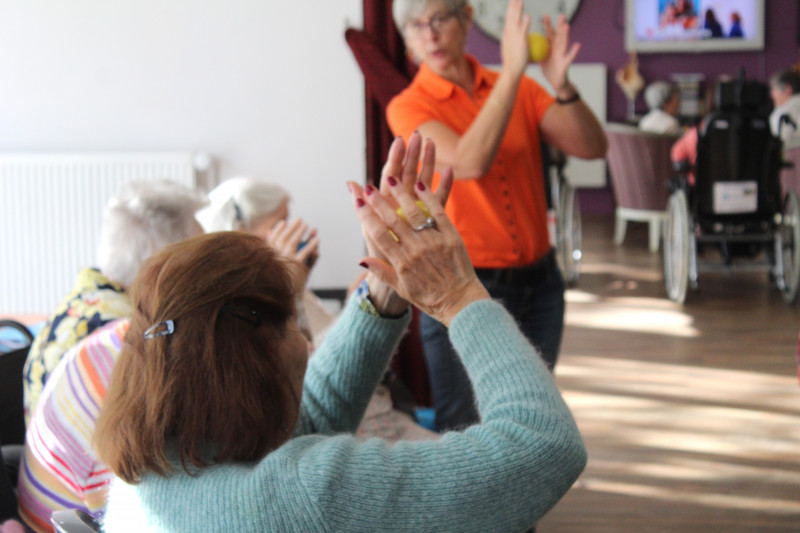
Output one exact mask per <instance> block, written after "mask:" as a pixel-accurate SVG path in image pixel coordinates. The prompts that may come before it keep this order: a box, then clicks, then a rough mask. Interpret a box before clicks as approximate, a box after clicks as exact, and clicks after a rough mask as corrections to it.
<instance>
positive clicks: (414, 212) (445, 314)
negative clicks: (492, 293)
mask: <svg viewBox="0 0 800 533" xmlns="http://www.w3.org/2000/svg"><path fill="white" fill-rule="evenodd" d="M451 184H452V173H447V174H446V175H443V176H442V184H441V186H442V187H446V188H447V190H448V191H449V187H450V185H451ZM387 189H388V194H382V193H380V192H379V191H377V190H376V189H374V188H372V189H365V190H363V191H362V189H361V188H360V187H359V186H358V185H357V184H355V183H350V190H351V192H352V194H353V199H354V202H355V205H356V212H357V214H358V217H359V220H360V221H361V227H362V230H363V232H364V236H365V238H366V239H367V241H368V242H371V243H372V247H373V248H374V249H375V250H377V252H378V254H376V255H372V254H370V256H368V257H365V258H364V259H363V260H362V265H364V266H366V268H367V269H368V271H369V274H368V276H367V280H368V283H370V291H372V289H373V285H372V283H375V282H381V283H383V284H385V285H386V286H388V287H391V289H393V290H394V291H395V292H396V294H397V295H398V296H400V297H401V298H402V299H403V300H405V301H408V302H411V303H413V304H414V305H416V306H417V307H419V308H420V309H421V310H422V311H424V312H425V313H427V314H429V315H431V316H432V317H434V318H436V319H437V320H439V321H441V322H442V323H444V324H448V325H449V324H450V321H451V320H452V319H453V317H455V315H456V314H458V312H459V311H461V309H463V308H464V307H465V306H466V305H468V304H469V303H471V302H473V301H475V300H479V299H485V298H488V297H489V295H488V293H487V292H486V289H485V288H484V287H483V285H481V283H480V281H479V280H478V278H477V276H476V275H475V270H474V269H473V268H472V264H471V262H470V259H469V255H468V254H467V250H466V248H465V246H464V243H463V241H462V240H461V237H460V235H459V234H458V231H457V230H456V229H455V227H454V226H453V225H452V223H451V222H450V219H449V218H448V217H447V215H446V214H445V212H444V207H443V205H442V202H441V201H440V200H439V198H440V196H442V194H443V193H442V191H437V192H436V193H434V192H433V191H431V189H430V187H428V186H426V185H425V184H424V183H423V182H422V181H421V180H420V181H417V182H416V183H415V184H414V187H413V193H412V192H410V191H408V190H407V189H406V188H405V187H404V186H402V184H401V183H400V181H399V180H397V179H390V180H387ZM445 196H446V194H445ZM390 198H391V199H393V201H390ZM416 200H421V201H422V202H423V204H424V205H425V206H426V208H427V210H428V211H429V212H430V217H428V216H426V215H425V213H424V212H423V211H422V209H421V208H420V207H419V206H418V205H417V204H416V203H415V202H416ZM395 205H399V206H400V207H402V208H403V211H404V212H405V218H403V217H400V216H399V215H398V214H397V211H396V208H395ZM376 307H377V303H376Z"/></svg>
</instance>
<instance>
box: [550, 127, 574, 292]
mask: <svg viewBox="0 0 800 533" xmlns="http://www.w3.org/2000/svg"><path fill="white" fill-rule="evenodd" d="M541 153H542V165H543V168H544V183H545V189H546V193H547V217H548V226H551V225H552V226H553V227H552V228H551V232H552V233H551V235H550V240H551V243H552V244H553V247H554V248H555V250H556V259H557V261H558V266H559V268H560V269H561V274H562V275H563V276H564V281H565V282H566V283H567V285H574V284H575V283H576V282H577V281H578V278H579V277H580V275H581V258H582V255H583V253H582V251H581V247H582V244H583V243H582V238H583V234H582V233H581V205H580V199H579V197H578V195H577V194H575V192H576V191H575V188H574V187H573V186H572V185H570V183H569V180H568V179H567V177H566V176H565V175H564V166H565V165H566V163H567V158H566V155H565V154H563V153H562V152H560V151H558V150H556V149H555V148H553V147H551V146H550V145H548V144H545V143H542V145H541ZM551 218H554V219H555V220H553V221H551Z"/></svg>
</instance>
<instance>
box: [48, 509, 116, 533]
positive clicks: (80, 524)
mask: <svg viewBox="0 0 800 533" xmlns="http://www.w3.org/2000/svg"><path fill="white" fill-rule="evenodd" d="M50 523H51V524H53V526H54V527H55V531H56V533H102V531H103V530H102V528H101V526H100V524H99V523H98V522H97V521H96V520H95V519H94V518H93V517H92V515H90V514H88V513H86V512H85V511H81V510H80V509H65V510H63V511H53V514H51V515H50Z"/></svg>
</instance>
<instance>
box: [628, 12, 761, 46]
mask: <svg viewBox="0 0 800 533" xmlns="http://www.w3.org/2000/svg"><path fill="white" fill-rule="evenodd" d="M626 10H627V12H626V32H625V37H626V39H625V44H626V48H627V49H628V50H629V51H632V50H636V51H639V52H712V51H734V50H762V49H763V48H764V0H627V3H626Z"/></svg>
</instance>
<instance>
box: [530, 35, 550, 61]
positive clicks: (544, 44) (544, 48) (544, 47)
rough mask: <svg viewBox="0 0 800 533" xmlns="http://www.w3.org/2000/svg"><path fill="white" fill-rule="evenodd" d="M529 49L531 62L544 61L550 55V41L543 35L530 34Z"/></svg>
mask: <svg viewBox="0 0 800 533" xmlns="http://www.w3.org/2000/svg"><path fill="white" fill-rule="evenodd" d="M528 49H529V50H530V52H531V61H533V62H534V63H538V62H540V61H544V60H545V59H547V56H549V55H550V41H548V40H547V37H545V36H544V35H543V34H541V33H531V34H528Z"/></svg>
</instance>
